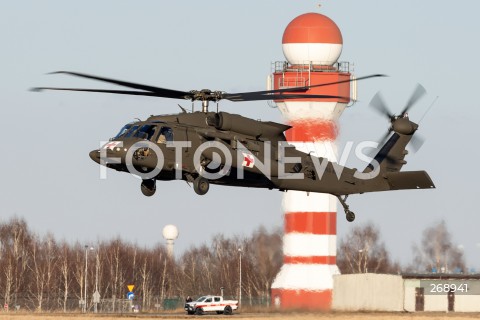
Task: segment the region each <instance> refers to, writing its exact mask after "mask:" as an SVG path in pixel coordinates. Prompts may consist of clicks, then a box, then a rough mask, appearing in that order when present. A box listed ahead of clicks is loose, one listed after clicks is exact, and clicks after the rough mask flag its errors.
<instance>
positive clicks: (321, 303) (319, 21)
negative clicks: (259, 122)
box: [271, 13, 351, 310]
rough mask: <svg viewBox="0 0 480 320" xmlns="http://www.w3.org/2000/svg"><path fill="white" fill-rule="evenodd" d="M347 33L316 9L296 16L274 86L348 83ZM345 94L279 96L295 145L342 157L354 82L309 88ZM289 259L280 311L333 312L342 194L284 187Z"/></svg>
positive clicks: (278, 296) (278, 282)
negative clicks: (342, 128) (341, 129)
mask: <svg viewBox="0 0 480 320" xmlns="http://www.w3.org/2000/svg"><path fill="white" fill-rule="evenodd" d="M342 45H343V40H342V34H341V33H340V30H339V29H338V27H337V25H336V24H335V22H333V21H332V20H331V19H329V18H328V17H326V16H324V15H321V14H318V13H307V14H303V15H300V16H298V17H297V18H295V19H293V20H292V21H291V22H290V24H289V25H288V26H287V28H286V29H285V32H284V34H283V53H284V55H285V57H286V59H287V60H288V62H281V63H278V62H277V63H276V64H275V72H274V73H273V77H271V79H272V82H273V88H274V89H282V88H288V87H295V86H306V85H316V84H321V83H331V82H336V81H341V80H348V79H350V77H351V74H350V73H349V70H348V64H346V63H342V64H339V63H337V59H338V57H339V56H340V53H341V51H342ZM306 93H307V94H315V95H319V94H320V95H332V96H339V97H345V99H318V98H314V99H293V100H285V101H275V102H276V103H277V105H278V108H279V109H280V111H281V112H282V114H283V116H284V117H285V119H286V121H287V122H288V123H289V124H290V125H292V126H293V128H291V129H290V130H288V131H287V132H286V137H287V140H288V141H289V143H291V144H293V145H294V146H295V148H296V149H298V150H300V151H303V152H305V153H311V154H312V155H315V156H318V157H326V158H328V159H329V160H330V161H337V156H336V154H337V152H336V148H335V139H336V137H337V132H338V130H337V120H338V118H339V117H340V115H341V114H342V112H343V110H344V109H345V107H346V105H347V104H348V103H349V101H350V83H349V82H346V83H342V84H336V85H330V86H324V87H318V88H312V89H310V90H308V91H307V92H306ZM283 209H284V211H285V221H284V224H285V235H284V238H283V242H284V243H283V254H284V264H283V266H282V269H281V270H280V272H279V274H278V275H277V277H276V278H275V281H274V283H273V285H272V303H273V304H274V305H277V306H278V305H279V306H280V307H282V308H308V309H322V310H328V309H330V305H331V300H332V289H333V275H335V274H339V270H338V267H337V265H336V240H337V238H336V234H337V230H336V229H337V199H336V198H335V197H333V196H331V195H328V194H318V193H306V192H299V191H287V192H286V193H285V194H284V196H283Z"/></svg>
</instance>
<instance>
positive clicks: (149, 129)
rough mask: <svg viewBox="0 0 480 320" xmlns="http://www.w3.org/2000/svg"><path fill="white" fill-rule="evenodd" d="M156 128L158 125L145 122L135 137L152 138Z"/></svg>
mask: <svg viewBox="0 0 480 320" xmlns="http://www.w3.org/2000/svg"><path fill="white" fill-rule="evenodd" d="M156 129H157V126H154V125H151V124H145V125H143V126H142V127H141V128H140V129H139V130H138V131H137V132H136V133H135V137H137V138H140V139H147V140H150V138H151V137H152V136H153V135H154V133H155V130H156Z"/></svg>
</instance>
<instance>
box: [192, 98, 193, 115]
mask: <svg viewBox="0 0 480 320" xmlns="http://www.w3.org/2000/svg"><path fill="white" fill-rule="evenodd" d="M192 113H193V100H192Z"/></svg>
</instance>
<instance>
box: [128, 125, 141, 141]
mask: <svg viewBox="0 0 480 320" xmlns="http://www.w3.org/2000/svg"><path fill="white" fill-rule="evenodd" d="M138 127H139V126H138V125H135V126H133V127H131V128H130V130H128V132H127V133H125V135H124V137H125V138H130V137H131V136H132V135H133V134H134V133H135V131H137V129H138Z"/></svg>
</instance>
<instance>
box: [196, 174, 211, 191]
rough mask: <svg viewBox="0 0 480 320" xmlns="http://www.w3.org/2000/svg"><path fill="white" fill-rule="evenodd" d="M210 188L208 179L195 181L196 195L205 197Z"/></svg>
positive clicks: (199, 178)
mask: <svg viewBox="0 0 480 320" xmlns="http://www.w3.org/2000/svg"><path fill="white" fill-rule="evenodd" d="M209 188H210V182H208V180H207V179H205V178H204V177H201V176H200V177H197V178H196V179H195V180H194V181H193V190H194V191H195V193H196V194H199V195H201V196H203V195H204V194H205V193H207V192H208V189H209Z"/></svg>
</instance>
